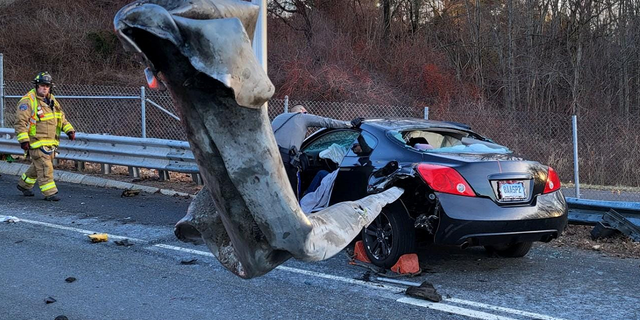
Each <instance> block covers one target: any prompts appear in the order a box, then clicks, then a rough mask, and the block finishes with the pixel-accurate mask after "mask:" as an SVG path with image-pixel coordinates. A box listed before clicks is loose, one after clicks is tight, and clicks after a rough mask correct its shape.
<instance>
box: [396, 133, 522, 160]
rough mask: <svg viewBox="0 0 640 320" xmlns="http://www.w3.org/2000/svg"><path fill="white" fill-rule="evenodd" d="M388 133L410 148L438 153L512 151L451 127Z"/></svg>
mask: <svg viewBox="0 0 640 320" xmlns="http://www.w3.org/2000/svg"><path fill="white" fill-rule="evenodd" d="M387 135H388V136H389V137H390V138H391V139H392V140H395V141H397V142H399V143H401V144H403V145H405V146H406V147H407V148H409V149H413V150H414V151H418V152H436V153H476V154H484V153H511V150H509V148H507V147H505V146H502V145H499V144H497V143H495V142H493V141H492V140H490V139H488V138H485V137H482V136H480V135H478V134H476V133H473V132H467V131H461V130H455V129H451V128H429V129H412V130H404V131H398V130H389V131H388V132H387Z"/></svg>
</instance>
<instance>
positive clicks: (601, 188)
mask: <svg viewBox="0 0 640 320" xmlns="http://www.w3.org/2000/svg"><path fill="white" fill-rule="evenodd" d="M32 87H33V85H32V84H30V83H23V82H12V81H8V82H6V83H5V96H22V95H24V94H25V93H26V92H27V91H28V90H30V89H31V88H32ZM54 94H56V95H57V96H104V97H111V98H102V99H96V98H89V97H86V98H60V102H61V104H62V106H63V109H64V110H65V112H66V113H67V116H68V118H69V119H70V121H71V122H72V123H73V125H74V126H75V127H76V129H77V130H78V131H81V132H86V133H98V134H111V135H120V136H132V137H140V136H142V127H143V126H142V111H141V110H142V99H141V89H140V88H132V87H114V86H86V85H58V86H57V87H55V88H54ZM145 94H146V99H145V100H146V101H145V105H146V108H145V118H146V119H145V124H146V136H147V137H149V138H160V139H172V140H186V138H185V132H184V129H183V128H182V126H181V124H180V122H179V121H178V120H177V119H176V116H177V117H179V114H178V113H177V110H176V108H175V107H174V104H173V103H172V100H171V97H170V96H169V94H168V93H160V92H155V91H146V92H145ZM123 97H126V98H123ZM18 100H19V98H5V104H4V106H5V114H4V115H5V117H4V119H5V126H6V127H11V126H13V123H14V121H15V107H16V104H17V102H18ZM297 104H302V105H304V106H305V107H306V108H308V110H309V111H310V112H311V113H314V114H317V115H321V116H326V117H331V118H335V119H342V120H350V119H353V118H355V117H367V118H374V117H375V118H381V117H418V118H422V117H423V112H424V110H423V109H422V108H417V107H408V106H379V105H367V104H357V103H348V102H319V101H296V100H291V101H286V100H282V99H273V100H270V101H269V116H270V118H271V119H273V118H274V117H275V116H277V115H278V114H280V113H282V112H283V111H284V110H285V108H286V107H285V105H286V106H287V107H293V106H295V105H297ZM158 107H160V108H162V109H165V110H164V111H163V110H162V109H160V108H158ZM430 112H431V113H430V115H429V117H430V119H433V120H443V121H455V122H460V123H465V124H468V125H470V126H471V127H472V129H473V130H474V131H476V132H478V133H480V134H483V135H485V136H487V137H489V138H492V139H493V140H495V141H496V142H497V143H500V144H503V145H505V146H507V147H509V148H510V149H511V150H513V151H514V153H515V154H517V155H520V156H522V157H524V158H526V159H531V160H536V161H539V162H541V163H544V164H548V165H550V166H552V167H553V168H554V169H556V171H557V172H558V174H559V175H560V178H561V180H562V182H563V183H564V185H565V186H568V187H571V186H572V184H573V183H574V181H573V180H574V179H573V177H574V167H573V141H572V126H571V116H568V115H564V114H553V113H547V112H535V113H524V112H519V111H518V112H516V111H514V112H503V111H500V112H496V111H489V110H481V109H480V110H479V109H477V108H475V109H474V108H469V109H468V110H467V111H464V112H463V111H460V110H456V111H448V110H441V109H431V110H430ZM639 120H640V118H638V117H634V118H630V117H619V116H616V115H612V114H609V115H597V116H596V115H588V116H581V117H579V118H578V127H579V139H578V141H579V142H578V147H579V155H580V158H579V167H580V186H581V196H582V197H583V198H590V199H603V200H622V201H639V202H640V133H638V132H637V130H635V128H634V126H635V125H636V124H638V123H639ZM565 194H566V195H567V196H576V194H575V192H574V189H573V188H567V189H566V190H565Z"/></svg>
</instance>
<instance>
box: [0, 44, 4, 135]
mask: <svg viewBox="0 0 640 320" xmlns="http://www.w3.org/2000/svg"><path fill="white" fill-rule="evenodd" d="M0 128H4V58H3V57H2V53H0Z"/></svg>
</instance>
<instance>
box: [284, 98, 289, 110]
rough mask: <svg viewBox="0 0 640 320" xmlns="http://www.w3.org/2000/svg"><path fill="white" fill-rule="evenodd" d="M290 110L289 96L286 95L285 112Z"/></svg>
mask: <svg viewBox="0 0 640 320" xmlns="http://www.w3.org/2000/svg"><path fill="white" fill-rule="evenodd" d="M287 112H289V96H284V113H287Z"/></svg>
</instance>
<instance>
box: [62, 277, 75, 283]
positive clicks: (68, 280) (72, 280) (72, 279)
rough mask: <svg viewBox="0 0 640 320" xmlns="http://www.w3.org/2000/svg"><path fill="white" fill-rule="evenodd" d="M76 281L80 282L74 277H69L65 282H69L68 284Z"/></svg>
mask: <svg viewBox="0 0 640 320" xmlns="http://www.w3.org/2000/svg"><path fill="white" fill-rule="evenodd" d="M76 280H78V279H76V278H74V277H69V278H66V279H64V281H66V282H68V283H71V282H74V281H76Z"/></svg>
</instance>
